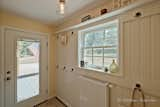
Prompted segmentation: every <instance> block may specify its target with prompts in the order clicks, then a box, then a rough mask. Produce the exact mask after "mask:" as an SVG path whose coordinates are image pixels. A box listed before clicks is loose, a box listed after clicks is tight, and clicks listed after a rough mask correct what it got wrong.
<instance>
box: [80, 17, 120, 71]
mask: <svg viewBox="0 0 160 107" xmlns="http://www.w3.org/2000/svg"><path fill="white" fill-rule="evenodd" d="M112 28H115V29H116V32H114V33H116V40H115V41H116V43H113V44H109V45H108V44H107V45H106V44H105V45H99V46H86V44H85V42H86V41H85V36H86V35H87V34H89V33H95V32H101V31H102V32H103V37H104V38H105V36H106V30H108V29H112ZM79 36H80V37H79V55H80V57H79V61H81V60H84V59H86V58H88V59H89V58H90V59H91V62H88V63H89V64H88V67H91V68H94V69H103V68H104V67H106V63H107V60H108V65H109V63H110V64H111V63H112V60H113V59H115V60H116V62H117V63H118V62H119V60H118V57H119V49H118V47H119V23H118V20H116V21H113V22H111V23H106V24H104V25H102V26H97V27H93V28H90V29H85V30H82V31H80V35H79ZM101 36H102V35H101ZM112 39H113V38H112ZM103 42H105V41H103ZM105 43H106V42H105ZM96 49H99V50H101V51H102V52H101V55H98V54H95V53H94V50H96ZM86 50H89V51H90V53H89V54H88V53H85V51H86ZM106 50H112V51H113V50H114V51H115V54H114V55H113V54H111V55H109V53H107V52H106V53H105V51H106ZM107 54H108V55H107ZM95 58H97V59H98V58H99V59H100V58H101V60H102V64H100V65H97V64H94V63H95V61H94V59H95ZM105 59H107V60H105ZM108 65H107V67H109V66H108Z"/></svg>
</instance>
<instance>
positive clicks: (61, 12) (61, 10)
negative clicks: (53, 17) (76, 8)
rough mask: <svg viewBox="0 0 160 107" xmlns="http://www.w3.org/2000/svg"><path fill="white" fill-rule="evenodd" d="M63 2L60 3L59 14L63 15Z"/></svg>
mask: <svg viewBox="0 0 160 107" xmlns="http://www.w3.org/2000/svg"><path fill="white" fill-rule="evenodd" d="M64 8H65V6H64V2H60V14H64Z"/></svg>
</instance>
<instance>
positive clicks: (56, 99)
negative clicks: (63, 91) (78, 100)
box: [55, 97, 68, 107]
mask: <svg viewBox="0 0 160 107" xmlns="http://www.w3.org/2000/svg"><path fill="white" fill-rule="evenodd" d="M55 98H56V100H58V101H59V102H60V103H61V104H63V105H64V106H65V107H68V106H67V105H66V104H65V103H64V102H63V101H62V100H61V99H60V98H58V97H55Z"/></svg>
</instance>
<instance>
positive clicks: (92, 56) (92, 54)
mask: <svg viewBox="0 0 160 107" xmlns="http://www.w3.org/2000/svg"><path fill="white" fill-rule="evenodd" d="M92 64H93V48H92Z"/></svg>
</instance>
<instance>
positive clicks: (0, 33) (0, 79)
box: [0, 26, 50, 107]
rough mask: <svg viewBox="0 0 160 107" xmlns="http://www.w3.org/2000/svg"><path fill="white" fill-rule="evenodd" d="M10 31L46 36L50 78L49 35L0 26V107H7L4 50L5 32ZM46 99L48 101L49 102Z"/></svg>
mask: <svg viewBox="0 0 160 107" xmlns="http://www.w3.org/2000/svg"><path fill="white" fill-rule="evenodd" d="M8 29H10V30H14V31H19V32H25V33H32V34H37V35H40V36H46V37H47V42H48V53H47V56H48V60H47V62H48V64H47V65H48V71H47V73H48V74H47V75H48V77H49V70H50V69H49V61H50V60H49V59H50V54H49V52H50V51H49V40H50V35H49V34H48V33H41V32H34V31H30V30H24V29H20V28H15V27H11V26H0V43H1V44H0V55H1V56H0V66H1V69H0V70H1V71H0V83H1V84H0V85H1V87H2V88H1V89H0V93H1V95H0V102H1V104H0V106H2V107H4V106H5V101H4V100H5V94H4V93H5V90H4V88H5V85H4V78H5V77H4V61H5V59H4V58H5V57H4V56H5V55H4V49H5V47H4V44H5V43H4V36H5V31H6V30H8ZM47 82H48V91H49V88H50V87H49V79H48V81H47ZM48 98H49V95H47V99H48ZM47 99H46V100H47Z"/></svg>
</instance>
